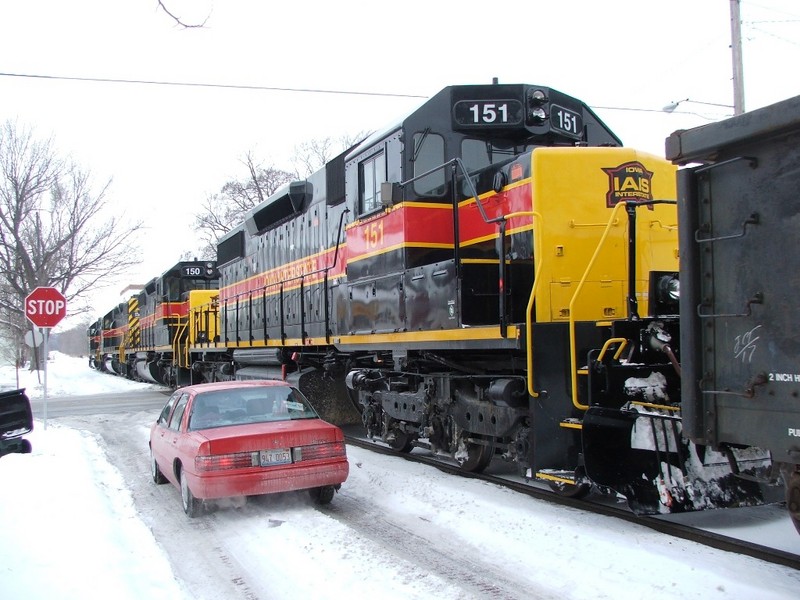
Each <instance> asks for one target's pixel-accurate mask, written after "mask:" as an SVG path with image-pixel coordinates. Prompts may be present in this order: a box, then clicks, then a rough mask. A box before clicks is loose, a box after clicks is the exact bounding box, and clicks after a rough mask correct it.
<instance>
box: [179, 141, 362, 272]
mask: <svg viewBox="0 0 800 600" xmlns="http://www.w3.org/2000/svg"><path fill="white" fill-rule="evenodd" d="M366 136H367V134H364V133H359V134H357V135H356V136H353V137H349V136H347V137H342V138H340V139H339V140H334V139H332V138H330V137H327V138H321V139H317V140H311V141H309V142H304V143H302V144H300V145H299V146H297V147H295V155H294V158H293V159H292V162H293V163H294V166H295V172H294V174H292V173H289V172H287V171H283V170H281V169H278V168H276V167H265V166H264V165H263V164H261V163H259V162H257V161H256V159H255V158H254V157H253V153H252V152H248V153H247V155H246V157H245V159H244V160H243V161H242V163H243V164H244V166H245V167H246V168H247V172H248V177H247V178H246V179H242V180H233V181H229V182H227V183H226V184H225V185H223V186H222V188H221V189H220V191H219V192H218V193H215V194H210V195H208V196H207V197H206V199H205V202H203V204H202V206H201V211H200V212H199V213H198V214H197V215H196V216H195V223H194V230H195V231H196V232H197V233H198V234H199V236H200V239H201V241H202V243H203V247H202V249H201V255H202V256H201V258H203V259H213V258H215V257H216V254H217V242H218V241H219V240H220V239H221V238H222V237H223V236H224V235H225V234H226V233H228V232H229V231H230V230H231V229H233V228H234V227H236V225H238V224H239V223H241V222H242V221H243V220H244V217H245V214H246V213H247V211H248V210H250V209H251V208H253V207H254V206H257V205H258V204H259V203H261V202H263V201H264V200H265V199H266V198H267V197H269V195H270V194H272V193H274V192H275V191H276V190H277V189H278V188H279V187H280V186H282V185H283V184H285V183H288V182H289V181H291V180H293V179H295V180H297V179H305V178H306V177H308V176H309V175H311V174H312V173H314V172H315V171H317V170H319V169H320V168H321V167H322V166H324V165H325V163H326V162H328V161H329V160H330V159H331V158H333V157H334V156H335V155H336V154H338V153H340V152H342V151H343V150H345V149H346V148H349V147H351V146H352V145H353V144H354V143H355V142H357V141H360V140H362V139H364V138H365V137H366Z"/></svg>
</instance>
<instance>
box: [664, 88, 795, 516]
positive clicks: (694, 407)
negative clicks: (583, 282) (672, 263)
mask: <svg viewBox="0 0 800 600" xmlns="http://www.w3.org/2000/svg"><path fill="white" fill-rule="evenodd" d="M666 155H667V158H669V159H671V160H673V161H674V162H675V163H676V164H680V165H690V166H689V167H687V168H685V169H681V171H680V172H679V178H678V182H679V186H678V196H679V200H680V207H681V208H680V215H679V217H680V219H679V220H680V224H681V233H680V252H681V278H682V282H683V287H682V290H681V292H682V294H681V318H682V328H681V343H680V346H681V356H682V359H683V377H682V379H681V386H682V397H683V420H684V434H685V435H686V436H687V437H689V438H690V439H692V440H693V441H694V442H695V443H696V444H702V445H707V446H711V447H715V448H718V449H720V450H721V451H723V452H728V451H729V449H730V448H737V447H744V446H756V447H761V448H765V449H767V450H768V451H769V452H770V454H771V456H772V459H773V461H774V465H775V472H774V473H773V477H778V471H780V473H781V474H782V477H783V480H784V482H785V485H786V501H787V506H788V509H789V513H790V515H791V517H792V520H793V522H794V524H795V527H796V528H797V529H798V531H800V360H799V359H800V335H798V327H797V319H796V315H795V309H796V308H797V302H798V298H800V265H799V264H798V253H797V249H796V247H795V246H793V244H795V243H796V242H797V234H798V231H800V194H798V190H800V96H798V97H795V98H792V99H789V100H785V101H783V102H780V103H778V104H774V105H772V106H768V107H765V108H762V109H759V110H756V111H752V112H750V113H746V114H744V115H741V116H737V117H733V118H731V119H727V120H725V121H722V122H719V123H714V124H709V125H706V126H705V127H699V128H696V129H691V130H689V131H679V132H676V133H674V134H673V135H671V136H670V137H669V138H668V139H667V144H666ZM793 240H794V241H793Z"/></svg>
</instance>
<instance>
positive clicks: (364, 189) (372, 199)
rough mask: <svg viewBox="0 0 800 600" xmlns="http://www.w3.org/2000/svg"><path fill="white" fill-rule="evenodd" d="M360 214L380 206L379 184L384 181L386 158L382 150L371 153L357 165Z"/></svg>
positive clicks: (372, 210)
mask: <svg viewBox="0 0 800 600" xmlns="http://www.w3.org/2000/svg"><path fill="white" fill-rule="evenodd" d="M358 180H359V192H360V193H359V195H360V200H361V214H366V213H371V212H374V211H376V210H378V209H379V208H380V207H381V184H382V183H383V182H384V181H386V160H385V158H384V154H383V152H378V153H377V154H373V155H372V156H370V157H369V158H368V159H366V160H364V161H362V162H361V164H359V166H358Z"/></svg>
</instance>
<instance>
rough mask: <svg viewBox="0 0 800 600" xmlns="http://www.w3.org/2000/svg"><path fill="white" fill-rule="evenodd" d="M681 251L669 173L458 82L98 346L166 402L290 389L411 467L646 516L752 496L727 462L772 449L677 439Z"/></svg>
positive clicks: (526, 91) (271, 206) (316, 179)
mask: <svg viewBox="0 0 800 600" xmlns="http://www.w3.org/2000/svg"><path fill="white" fill-rule="evenodd" d="M678 258H679V256H678V231H677V209H676V168H675V167H674V166H673V165H672V164H671V163H669V162H668V161H666V160H664V159H662V158H659V157H656V156H654V155H651V154H647V153H642V152H637V151H635V150H632V149H629V148H624V147H622V144H621V142H620V140H619V139H618V138H617V137H616V135H615V134H614V133H613V132H612V131H611V130H610V129H609V128H608V127H607V126H606V125H605V124H604V123H603V122H602V121H601V120H600V119H599V118H598V117H597V115H596V114H595V113H594V112H593V111H592V110H591V109H590V108H589V107H588V106H587V105H586V104H585V103H583V102H582V101H580V100H578V99H576V98H573V97H571V96H568V95H566V94H563V93H561V92H559V91H557V90H554V89H551V88H547V87H543V86H536V85H506V84H497V83H495V84H490V85H469V86H451V87H448V88H445V89H444V90H442V91H441V92H439V93H438V94H436V95H435V96H433V97H432V98H431V99H430V100H428V101H427V102H425V103H424V104H423V105H422V106H421V107H420V108H419V109H418V110H416V111H415V112H413V113H411V114H410V115H408V116H407V117H405V118H403V119H402V120H400V121H399V122H398V123H397V124H396V126H394V127H391V128H389V129H387V130H386V131H381V132H378V133H375V134H373V135H371V136H370V137H369V138H368V139H365V140H364V141H363V142H361V143H360V144H358V145H356V146H354V147H353V148H351V149H349V150H348V151H346V152H345V153H343V154H341V155H340V156H338V157H336V158H335V159H333V160H332V161H330V162H329V163H327V164H326V165H325V166H324V167H323V168H322V169H321V170H319V171H318V172H316V173H314V174H313V175H311V176H310V177H309V178H308V179H306V180H304V181H297V182H293V183H290V184H288V185H287V186H285V187H284V188H282V189H280V190H278V192H276V193H275V194H273V195H272V196H271V197H269V198H268V199H266V200H265V201H264V202H262V203H261V204H260V205H258V206H256V207H255V208H253V209H252V210H251V211H250V212H249V213H248V215H247V217H246V219H245V221H244V222H243V223H242V224H241V225H239V226H237V227H236V228H235V229H233V230H232V231H230V232H229V233H228V234H227V235H226V236H225V237H224V238H223V239H222V240H220V242H219V245H218V254H217V260H216V263H209V264H208V265H205V264H204V263H198V265H199V268H200V269H201V271H202V273H203V276H202V277H200V278H191V277H189V278H187V277H183V276H182V275H185V273H184V272H183V271H182V270H181V269H182V268H183V267H184V266H185V263H180V265H178V266H177V267H176V269H178V270H177V271H176V270H175V269H173V270H171V271H169V272H168V273H167V274H166V275H165V276H162V277H161V278H159V279H157V280H154V284H153V285H154V286H156V287H159V286H160V287H159V289H158V290H156V289H153V290H152V293H150V292H148V291H147V290H145V291H144V292H143V293H142V295H140V298H141V299H139V300H138V303H139V308H138V312H139V315H138V319H139V324H138V325H137V327H136V329H138V330H140V331H139V332H138V333H136V330H135V329H134V328H133V327H132V326H129V327H128V331H127V332H121V331H118V330H117V329H114V328H118V327H119V324H117V323H116V322H112V323H111V325H112V328H110V329H108V330H106V325H105V323H103V324H102V326H101V325H98V326H97V327H98V328H100V329H103V331H102V333H101V335H100V337H101V339H100V341H99V342H98V349H99V350H100V351H101V352H100V354H104V355H106V356H109V355H110V356H116V361H117V363H118V364H121V365H123V364H124V365H127V367H126V368H124V369H120V370H119V372H122V374H126V375H128V376H133V377H138V378H143V379H150V380H159V381H162V382H164V383H167V384H170V385H184V384H186V383H190V382H199V381H213V380H220V379H231V378H237V377H238V378H254V377H288V378H294V379H295V380H297V382H298V384H299V385H300V386H301V388H302V389H304V391H306V392H307V394H308V395H309V397H310V398H311V399H312V401H313V402H315V405H316V406H317V408H318V410H320V412H322V413H323V415H324V416H326V417H328V418H329V419H330V420H333V421H336V422H339V423H346V422H354V421H361V422H362V423H363V425H364V427H365V428H366V431H367V433H368V434H369V435H370V436H372V437H375V438H380V439H381V440H383V441H384V442H386V443H387V444H389V445H390V446H391V447H392V448H394V449H396V450H397V451H400V452H406V451H409V450H410V449H411V448H412V447H414V446H415V445H426V446H428V447H430V448H431V449H432V450H433V451H435V452H437V453H440V454H446V455H449V456H451V457H452V458H453V459H455V460H457V461H458V462H459V463H460V464H461V467H462V469H464V470H466V471H480V470H482V469H484V468H486V467H487V466H488V464H489V463H490V461H491V460H492V459H493V458H502V459H505V460H507V461H510V462H512V463H514V464H515V465H516V466H517V468H518V472H519V473H520V474H521V475H524V476H526V477H529V478H536V479H540V480H544V481H547V482H548V483H549V484H550V485H551V486H552V487H553V488H554V489H555V490H557V491H559V492H560V493H563V494H568V495H574V496H579V495H582V494H585V493H586V492H587V491H588V490H589V489H590V487H591V486H592V485H593V484H597V485H600V486H604V487H608V488H612V489H614V490H615V491H617V492H619V493H621V494H623V495H625V496H626V497H627V498H628V500H629V502H630V504H631V506H632V508H633V509H634V510H636V511H638V512H643V513H650V512H669V511H680V510H693V509H699V508H706V507H710V506H717V505H720V506H721V505H731V504H737V503H743V502H744V503H747V502H755V501H758V499H759V495H760V489H759V487H758V486H757V485H756V484H754V483H752V482H751V481H748V480H746V479H743V478H736V477H734V475H733V474H732V470H731V468H730V464H732V463H735V464H736V465H737V468H738V470H739V471H740V472H752V473H755V472H757V470H758V469H761V468H762V467H764V465H765V461H764V457H763V456H761V455H754V454H751V455H741V456H740V455H738V454H734V453H731V454H730V455H728V456H722V455H717V454H716V453H714V452H712V451H711V450H710V449H707V448H703V449H700V450H698V448H697V447H695V446H694V444H692V443H689V442H687V441H686V440H685V439H684V437H683V436H682V434H681V427H682V423H681V368H680V348H679V341H678V340H679V337H680V329H679V325H680V324H679V317H678V297H679V284H678ZM206 269H207V271H206ZM216 270H218V276H219V278H218V280H217V279H216V274H217V271H216ZM167 280H170V281H172V280H174V281H177V282H180V283H181V285H182V286H183V287H176V289H175V290H174V293H173V290H170V291H169V292H168V291H166V290H165V289H161V288H162V287H164V286H167ZM217 281H218V289H216V287H217V285H216V284H217ZM189 284H191V285H189ZM193 287H195V288H201V289H200V290H196V289H192V288H193ZM198 291H201V292H202V293H198ZM143 300H144V301H146V302H148V303H149V304H147V308H146V309H145V308H144V305H143V304H142V301H143ZM150 303H151V304H150ZM128 314H131V315H132V314H133V312H132V309H130V308H129V309H128ZM129 319H130V317H129ZM111 321H114V320H113V319H111ZM128 323H132V321H130V320H129V321H128ZM148 327H149V328H151V329H150V331H151V333H153V334H154V335H155V336H156V337H152V336H149V334H147V333H146V332H147V331H148ZM158 328H162V331H163V332H164V333H163V335H164V337H161V338H159V337H158V335H161V334H159V333H157V331H158ZM106 331H109V332H110V333H109V335H110V336H112V337H111V338H110V339H111V340H112V341H111V342H110V344H109V345H110V347H108V346H106V344H105V335H106ZM115 333H116V335H114V334H115ZM120 347H122V348H123V351H120ZM123 355H124V356H123ZM98 364H104V359H103V358H102V357H100V358H98ZM114 370H115V371H117V369H116V368H114Z"/></svg>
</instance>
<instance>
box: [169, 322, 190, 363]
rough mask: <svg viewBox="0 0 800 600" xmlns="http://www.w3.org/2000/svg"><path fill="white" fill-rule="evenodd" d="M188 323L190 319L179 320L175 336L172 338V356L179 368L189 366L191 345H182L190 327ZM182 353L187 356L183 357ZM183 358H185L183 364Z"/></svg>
mask: <svg viewBox="0 0 800 600" xmlns="http://www.w3.org/2000/svg"><path fill="white" fill-rule="evenodd" d="M188 321H189V320H188V319H186V320H185V321H183V320H179V321H178V322H177V323H176V327H175V336H174V337H173V338H172V355H173V356H174V357H175V359H173V360H175V362H176V364H177V365H178V366H179V367H185V366H188V365H189V344H188V343H187V344H181V343H180V340H181V336H182V335H183V333H184V332H185V331H186V328H187V327H188V325H189V323H188ZM187 341H188V340H187ZM182 352H183V353H184V354H185V356H181V353H182ZM181 358H183V362H181Z"/></svg>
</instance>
